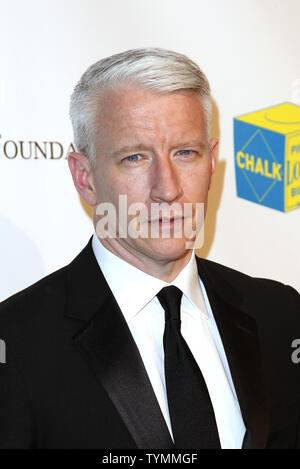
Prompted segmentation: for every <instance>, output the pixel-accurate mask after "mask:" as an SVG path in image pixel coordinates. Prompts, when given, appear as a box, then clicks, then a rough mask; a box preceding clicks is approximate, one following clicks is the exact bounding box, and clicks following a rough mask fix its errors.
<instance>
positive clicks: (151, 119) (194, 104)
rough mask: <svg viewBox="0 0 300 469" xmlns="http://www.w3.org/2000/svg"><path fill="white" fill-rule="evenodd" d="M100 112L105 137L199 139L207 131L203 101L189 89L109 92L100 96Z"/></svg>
mask: <svg viewBox="0 0 300 469" xmlns="http://www.w3.org/2000/svg"><path fill="white" fill-rule="evenodd" d="M96 113H97V118H96V121H97V128H98V131H99V133H100V134H102V138H104V134H105V136H106V137H110V138H114V139H119V138H121V137H124V136H125V135H128V136H133V135H135V136H137V135H138V136H139V137H140V138H141V137H143V138H147V136H148V138H154V136H156V137H157V136H162V135H165V136H168V137H174V136H176V135H177V136H178V138H183V137H185V136H186V134H187V133H189V134H197V136H198V137H199V134H202V133H203V134H204V135H205V132H206V122H205V113H204V109H203V105H202V102H201V98H200V96H199V95H198V94H196V93H195V92H193V91H189V90H184V91H176V92H172V93H165V94H158V93H153V92H150V91H148V90H145V89H142V88H138V87H133V86H131V87H127V88H124V89H121V90H118V91H115V90H107V91H105V92H103V93H102V94H101V96H100V97H99V100H98V104H97V111H96ZM180 134H182V135H180ZM191 137H192V135H191Z"/></svg>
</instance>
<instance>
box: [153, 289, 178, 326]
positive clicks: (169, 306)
mask: <svg viewBox="0 0 300 469" xmlns="http://www.w3.org/2000/svg"><path fill="white" fill-rule="evenodd" d="M181 297H182V291H181V290H179V288H177V287H175V286H174V285H171V286H169V287H164V288H162V289H161V290H160V292H159V293H158V294H157V298H158V299H159V301H160V304H161V305H162V307H163V308H164V310H165V317H166V320H168V319H176V320H178V321H180V303H181Z"/></svg>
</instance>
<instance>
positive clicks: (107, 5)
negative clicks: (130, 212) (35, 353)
mask: <svg viewBox="0 0 300 469" xmlns="http://www.w3.org/2000/svg"><path fill="white" fill-rule="evenodd" d="M0 7H1V9H0V11H1V28H0V52H1V53H0V60H1V62H0V67H1V74H0V230H1V231H0V233H1V242H0V300H2V299H4V298H6V297H7V296H9V295H11V294H12V293H14V292H16V291H18V290H20V289H22V288H24V287H26V286H27V285H29V284H31V283H33V282H34V281H36V280H38V279H39V278H41V277H43V276H45V275H46V274H48V273H50V272H52V271H54V270H56V269H58V268H60V267H62V266H63V265H64V264H66V263H67V262H69V261H70V260H71V259H72V258H73V257H74V256H75V255H76V254H77V253H78V252H79V250H81V248H82V247H83V246H84V245H85V244H86V243H87V241H88V239H89V237H90V235H91V234H92V233H93V227H92V223H91V220H90V218H89V214H88V210H86V209H85V208H84V207H83V205H82V203H81V201H80V199H79V198H78V196H77V193H76V192H75V189H74V188H73V184H72V180H71V177H70V174H69V171H68V167H67V162H66V155H67V152H68V149H69V148H70V143H71V142H72V131H71V125H70V122H69V117H68V106H69V96H70V94H71V92H72V90H73V87H74V85H75V83H76V82H77V80H78V79H79V77H80V76H81V74H82V73H83V72H84V70H85V69H86V68H87V66H88V65H90V64H91V63H93V62H95V61H96V60H98V59H100V58H102V57H105V56H107V55H111V54H113V53H117V52H120V51H122V50H125V49H129V48H136V47H144V46H154V47H165V48H170V49H174V50H177V51H179V52H182V53H185V54H187V55H189V56H190V57H191V58H192V59H194V60H195V61H197V62H198V64H199V65H200V66H201V67H202V68H203V70H204V71H205V73H206V74H207V76H208V78H209V80H210V83H211V87H212V94H213V100H214V117H213V129H212V133H213V134H214V135H217V136H219V137H220V148H219V155H218V159H219V162H218V167H217V171H216V175H215V180H214V184H213V187H212V190H211V194H210V200H209V202H210V207H209V211H208V217H207V222H206V231H205V246H204V248H203V249H202V250H201V252H199V254H200V255H202V256H205V257H209V258H210V259H212V260H215V261H217V262H220V263H223V264H227V265H229V266H232V267H234V268H236V269H238V270H241V271H244V272H247V273H249V274H251V275H255V276H262V277H269V278H274V279H278V280H280V281H282V282H284V283H288V284H291V285H293V286H294V287H296V288H297V289H298V290H300V249H299V228H300V210H299V209H298V210H294V211H292V212H289V213H286V214H284V213H281V212H277V211H276V210H272V209H269V208H266V207H263V206H259V205H257V204H254V203H251V202H248V201H246V200H243V199H240V198H238V197H237V196H236V188H235V173H234V155H233V123H232V120H233V117H234V116H238V115H240V114H243V113H246V112H250V111H254V110H257V109H261V108H263V107H267V106H271V105H274V104H278V103H281V102H284V101H292V102H294V103H297V104H300V61H299V57H300V32H299V31H300V30H299V18H300V2H299V1H298V0H286V1H284V2H283V1H282V0H279V1H277V0H243V1H240V0H226V1H225V0H210V1H209V2H208V1H207V0H185V1H184V2H183V1H182V0H180V1H179V0H110V1H109V2H107V0H103V1H102V0H26V2H25V1H23V0H1V1H0ZM20 142H23V143H20ZM30 142H31V143H30Z"/></svg>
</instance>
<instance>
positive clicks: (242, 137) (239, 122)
mask: <svg viewBox="0 0 300 469" xmlns="http://www.w3.org/2000/svg"><path fill="white" fill-rule="evenodd" d="M234 153H235V169H236V184H237V194H238V196H239V197H242V198H244V199H247V200H250V201H252V202H256V203H258V204H261V205H265V206H267V207H271V208H274V209H277V210H281V211H283V212H287V211H290V210H293V209H295V208H299V207H300V106H297V105H296V104H292V103H283V104H279V105H277V106H272V107H268V108H265V109H262V110H260V111H256V112H251V113H248V114H244V115H242V116H239V117H236V118H235V119H234Z"/></svg>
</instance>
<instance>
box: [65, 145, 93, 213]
mask: <svg viewBox="0 0 300 469" xmlns="http://www.w3.org/2000/svg"><path fill="white" fill-rule="evenodd" d="M68 164H69V168H70V171H71V174H72V178H73V182H74V186H75V187H76V189H77V192H78V193H79V195H80V196H81V197H82V199H83V200H84V201H85V202H86V203H87V204H88V205H90V206H94V205H96V204H97V196H96V190H95V184H94V173H93V170H92V167H91V164H90V162H89V160H88V158H87V157H86V156H85V155H82V154H80V153H76V152H71V153H70V154H69V156H68Z"/></svg>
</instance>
